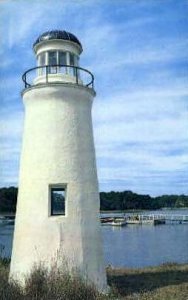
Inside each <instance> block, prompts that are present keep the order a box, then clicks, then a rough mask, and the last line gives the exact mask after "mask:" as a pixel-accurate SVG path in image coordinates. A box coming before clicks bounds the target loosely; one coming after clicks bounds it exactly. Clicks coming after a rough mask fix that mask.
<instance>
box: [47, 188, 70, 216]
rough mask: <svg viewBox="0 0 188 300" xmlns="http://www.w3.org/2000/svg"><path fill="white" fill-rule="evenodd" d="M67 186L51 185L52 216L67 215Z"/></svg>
mask: <svg viewBox="0 0 188 300" xmlns="http://www.w3.org/2000/svg"><path fill="white" fill-rule="evenodd" d="M65 193H66V189H65V187H57V188H56V187H51V189H50V198H51V216H57V215H58V216H59V215H63V216H64V215H65Z"/></svg>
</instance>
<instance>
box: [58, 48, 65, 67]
mask: <svg viewBox="0 0 188 300" xmlns="http://www.w3.org/2000/svg"><path fill="white" fill-rule="evenodd" d="M59 64H60V65H66V53H65V52H62V51H59Z"/></svg>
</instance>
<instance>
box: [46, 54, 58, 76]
mask: <svg viewBox="0 0 188 300" xmlns="http://www.w3.org/2000/svg"><path fill="white" fill-rule="evenodd" d="M48 64H49V65H50V66H53V65H57V51H49V53H48ZM49 73H51V74H54V73H57V67H56V66H53V67H49Z"/></svg>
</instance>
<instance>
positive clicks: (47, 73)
mask: <svg viewBox="0 0 188 300" xmlns="http://www.w3.org/2000/svg"><path fill="white" fill-rule="evenodd" d="M46 83H48V66H46Z"/></svg>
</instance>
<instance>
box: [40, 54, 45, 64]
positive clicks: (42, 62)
mask: <svg viewBox="0 0 188 300" xmlns="http://www.w3.org/2000/svg"><path fill="white" fill-rule="evenodd" d="M45 56H46V53H41V55H40V66H45V64H46V63H45Z"/></svg>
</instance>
